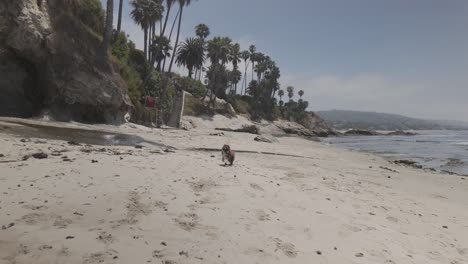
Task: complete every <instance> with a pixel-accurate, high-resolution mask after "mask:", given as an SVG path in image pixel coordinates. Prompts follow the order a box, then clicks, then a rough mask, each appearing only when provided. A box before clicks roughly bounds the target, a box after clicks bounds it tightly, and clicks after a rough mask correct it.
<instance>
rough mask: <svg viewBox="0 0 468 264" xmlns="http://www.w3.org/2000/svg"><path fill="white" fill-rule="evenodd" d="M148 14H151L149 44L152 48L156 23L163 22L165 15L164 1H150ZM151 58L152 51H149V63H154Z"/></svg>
mask: <svg viewBox="0 0 468 264" xmlns="http://www.w3.org/2000/svg"><path fill="white" fill-rule="evenodd" d="M147 12H149V17H150V35H149V37H150V39H149V43H148V47H150V46H151V45H152V43H153V40H154V39H155V37H156V23H157V22H158V21H161V19H162V16H163V13H164V6H163V3H162V0H150V1H149V7H148V10H147ZM151 56H152V53H151V50H148V57H149V61H152V59H151Z"/></svg>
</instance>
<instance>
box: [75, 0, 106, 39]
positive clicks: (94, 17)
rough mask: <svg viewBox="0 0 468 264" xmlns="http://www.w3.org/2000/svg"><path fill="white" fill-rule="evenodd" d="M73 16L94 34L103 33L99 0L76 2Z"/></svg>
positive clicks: (102, 12) (102, 13) (102, 17)
mask: <svg viewBox="0 0 468 264" xmlns="http://www.w3.org/2000/svg"><path fill="white" fill-rule="evenodd" d="M76 3H77V5H76V6H75V7H74V13H75V16H77V17H78V18H79V19H80V20H81V22H83V23H84V24H85V25H87V26H88V27H90V28H91V29H92V30H93V31H94V32H96V33H98V34H99V35H102V33H103V32H104V10H103V9H102V4H101V1H100V0H81V1H76Z"/></svg>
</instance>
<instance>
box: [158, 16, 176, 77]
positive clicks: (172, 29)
mask: <svg viewBox="0 0 468 264" xmlns="http://www.w3.org/2000/svg"><path fill="white" fill-rule="evenodd" d="M179 14H180V9H179V11H177V15H176V17H175V19H174V23H172V28H171V33H170V34H169V38H168V39H169V41H170V40H171V38H172V32H173V31H174V27H175V24H176V21H177V18H178V17H179ZM172 54H175V53H174V52H173V53H172ZM166 59H167V57H164V62H163V67H162V71H164V70H165V69H166Z"/></svg>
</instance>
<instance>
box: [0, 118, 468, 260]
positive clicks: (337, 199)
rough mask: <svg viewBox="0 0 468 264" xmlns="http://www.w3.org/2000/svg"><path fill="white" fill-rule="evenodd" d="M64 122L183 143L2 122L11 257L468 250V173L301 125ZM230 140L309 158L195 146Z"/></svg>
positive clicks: (3, 217) (458, 253) (5, 246)
mask: <svg viewBox="0 0 468 264" xmlns="http://www.w3.org/2000/svg"><path fill="white" fill-rule="evenodd" d="M27 122H31V123H37V122H32V121H27ZM207 122H209V121H207ZM58 125H59V126H69V127H85V128H88V129H89V128H91V129H99V130H107V131H114V132H124V133H129V134H138V135H139V136H141V137H143V138H146V139H148V140H152V141H157V142H160V143H164V144H166V145H170V146H173V147H175V148H177V150H176V151H175V152H164V148H162V149H161V150H162V151H159V150H158V149H156V148H149V147H144V148H142V149H136V148H134V147H132V146H128V147H122V146H121V147H103V146H83V145H82V146H76V145H69V144H68V143H67V142H65V141H60V140H50V139H49V140H44V139H34V138H30V139H27V140H23V141H25V142H22V141H21V139H22V138H21V137H15V136H13V135H10V134H8V133H7V132H8V131H11V130H13V128H14V127H15V126H16V125H12V124H11V123H6V122H1V121H0V195H1V196H0V197H1V198H0V226H2V225H3V226H4V227H3V228H2V229H0V264H6V263H15V264H22V263H25V264H30V263H43V264H51V263H64V264H65V263H66V264H74V263H86V264H91V263H167V264H169V263H171V264H174V263H397V264H402V263H421V264H426V263H450V264H462V263H468V179H464V178H463V177H457V176H447V175H439V174H435V173H428V172H424V171H421V170H416V169H412V168H406V167H401V166H395V165H391V164H389V163H388V162H387V161H385V160H383V159H381V158H379V157H375V156H372V155H369V154H365V153H356V152H350V151H345V150H340V149H336V148H334V147H331V146H327V145H324V144H320V143H315V142H311V141H307V140H304V139H300V138H289V137H284V138H280V139H279V142H278V143H273V144H269V143H259V142H255V141H254V140H253V138H254V137H255V136H254V135H249V134H240V133H227V132H223V134H224V135H220V136H217V135H210V134H213V133H215V134H216V133H219V132H217V131H216V132H215V131H213V130H208V129H194V130H191V131H176V130H152V129H146V128H145V129H144V128H141V127H139V126H134V125H126V126H122V127H112V126H99V127H96V126H85V125H79V124H58ZM225 143H228V144H230V145H231V146H232V147H233V148H234V149H236V150H248V151H262V152H272V153H280V154H287V155H292V156H303V157H292V156H279V155H266V154H256V153H242V152H240V153H238V155H237V160H236V163H235V165H234V166H233V167H224V166H221V165H222V164H221V157H220V153H218V152H209V151H196V150H193V149H191V148H220V147H221V146H222V145H223V144H225ZM103 148H104V149H103ZM38 151H43V152H45V153H47V154H48V158H47V159H35V158H33V157H31V158H29V159H28V160H26V161H20V160H21V159H22V157H23V156H25V155H29V154H32V153H35V152H38ZM2 154H3V156H2ZM52 154H53V155H52ZM54 155H55V156H54ZM64 156H66V157H65V158H64ZM93 160H94V162H93ZM10 161H11V162H10ZM385 168H387V169H385ZM388 169H390V170H395V171H396V172H392V171H389V170H388Z"/></svg>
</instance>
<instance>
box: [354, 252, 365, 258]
mask: <svg viewBox="0 0 468 264" xmlns="http://www.w3.org/2000/svg"><path fill="white" fill-rule="evenodd" d="M354 256H355V257H356V258H362V257H364V254H363V253H356V254H354Z"/></svg>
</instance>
